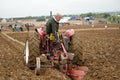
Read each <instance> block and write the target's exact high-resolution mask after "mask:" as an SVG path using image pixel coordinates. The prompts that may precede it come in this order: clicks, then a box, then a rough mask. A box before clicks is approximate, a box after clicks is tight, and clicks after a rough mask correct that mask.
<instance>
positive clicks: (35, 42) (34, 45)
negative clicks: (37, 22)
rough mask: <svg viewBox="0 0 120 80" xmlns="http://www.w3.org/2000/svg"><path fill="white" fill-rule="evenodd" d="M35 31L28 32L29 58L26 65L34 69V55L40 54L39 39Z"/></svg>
mask: <svg viewBox="0 0 120 80" xmlns="http://www.w3.org/2000/svg"><path fill="white" fill-rule="evenodd" d="M38 36H39V35H38V33H37V32H30V33H29V60H28V67H29V68H30V69H33V70H34V69H35V67H36V57H38V56H39V55H40V40H39V37H38Z"/></svg>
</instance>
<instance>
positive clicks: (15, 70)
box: [0, 34, 69, 80]
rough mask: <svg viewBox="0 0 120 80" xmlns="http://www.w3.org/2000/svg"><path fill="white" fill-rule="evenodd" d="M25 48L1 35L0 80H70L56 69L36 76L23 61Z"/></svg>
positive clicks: (45, 70) (43, 71) (44, 71)
mask: <svg viewBox="0 0 120 80" xmlns="http://www.w3.org/2000/svg"><path fill="white" fill-rule="evenodd" d="M23 49H24V47H23V46H22V45H20V44H18V43H16V42H13V41H11V40H10V39H8V38H6V37H5V36H4V35H3V34H0V80H69V78H67V77H66V76H65V75H63V74H62V73H60V72H59V71H58V70H56V69H50V68H48V69H43V70H42V74H41V76H36V75H35V73H34V71H31V70H29V69H28V68H27V67H26V66H25V65H24V61H23Z"/></svg>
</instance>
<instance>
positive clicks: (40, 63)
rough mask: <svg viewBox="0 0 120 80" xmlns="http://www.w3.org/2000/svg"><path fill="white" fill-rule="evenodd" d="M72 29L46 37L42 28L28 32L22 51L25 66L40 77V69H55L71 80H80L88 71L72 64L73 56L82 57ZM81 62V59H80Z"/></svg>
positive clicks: (83, 67) (77, 40)
mask: <svg viewBox="0 0 120 80" xmlns="http://www.w3.org/2000/svg"><path fill="white" fill-rule="evenodd" d="M74 33H75V31H74V30H73V29H70V30H67V31H66V32H65V33H63V34H62V35H59V34H58V33H56V34H57V38H58V39H57V40H56V38H55V36H54V35H53V34H50V35H47V34H46V32H45V31H44V27H41V28H38V29H35V32H29V39H27V40H26V43H25V50H24V60H25V64H26V65H27V66H28V67H29V68H30V69H33V70H34V69H35V74H36V75H40V70H41V68H48V67H49V68H50V67H51V68H52V67H53V68H57V69H58V70H60V71H61V72H63V73H65V74H66V75H68V76H70V77H71V78H72V79H73V80H80V79H81V78H83V76H84V75H85V74H86V72H87V71H88V68H87V67H85V66H78V65H75V64H74V61H73V60H74V59H78V58H76V57H75V56H81V58H82V56H83V54H82V53H81V49H80V44H79V39H77V38H78V37H74V35H75V34H74ZM78 61H80V59H78ZM81 61H82V59H81Z"/></svg>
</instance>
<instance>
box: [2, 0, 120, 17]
mask: <svg viewBox="0 0 120 80" xmlns="http://www.w3.org/2000/svg"><path fill="white" fill-rule="evenodd" d="M50 11H52V12H53V14H56V13H61V14H80V13H87V12H109V11H120V0H0V17H1V18H10V17H25V16H42V15H49V12H50Z"/></svg>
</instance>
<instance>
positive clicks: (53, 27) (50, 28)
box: [46, 13, 62, 40]
mask: <svg viewBox="0 0 120 80" xmlns="http://www.w3.org/2000/svg"><path fill="white" fill-rule="evenodd" d="M61 18H62V15H61V14H59V13H58V14H56V15H55V16H52V17H51V18H50V19H49V20H48V21H47V23H46V33H47V34H48V35H49V36H50V35H51V34H52V35H53V36H54V37H55V39H56V40H57V39H58V37H57V33H58V30H59V21H60V20H61Z"/></svg>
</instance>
